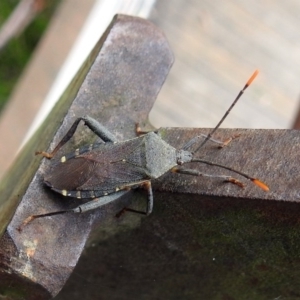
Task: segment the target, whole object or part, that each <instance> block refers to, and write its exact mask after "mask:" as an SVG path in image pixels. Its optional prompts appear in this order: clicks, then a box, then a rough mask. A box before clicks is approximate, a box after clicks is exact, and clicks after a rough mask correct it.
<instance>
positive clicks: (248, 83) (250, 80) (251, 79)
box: [246, 70, 259, 86]
mask: <svg viewBox="0 0 300 300" xmlns="http://www.w3.org/2000/svg"><path fill="white" fill-rule="evenodd" d="M258 73H259V71H258V70H255V71H254V73H253V74H252V76H251V77H250V78H249V80H248V81H247V83H246V86H249V85H250V84H251V83H252V82H253V80H254V79H255V77H256V76H257V74H258Z"/></svg>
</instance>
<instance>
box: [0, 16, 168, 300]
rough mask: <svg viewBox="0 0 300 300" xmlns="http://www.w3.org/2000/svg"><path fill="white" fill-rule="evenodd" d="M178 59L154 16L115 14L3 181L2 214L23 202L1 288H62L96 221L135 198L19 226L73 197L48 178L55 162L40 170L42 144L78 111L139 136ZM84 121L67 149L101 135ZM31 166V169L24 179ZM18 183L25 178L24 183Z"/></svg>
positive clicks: (38, 295) (19, 293) (7, 247)
mask: <svg viewBox="0 0 300 300" xmlns="http://www.w3.org/2000/svg"><path fill="white" fill-rule="evenodd" d="M172 63H173V55H172V53H171V51H170V48H169V45H168V43H167V41H166V39H165V37H164V35H163V34H162V32H161V31H160V30H159V29H157V28H156V27H155V26H154V25H153V24H152V23H150V22H148V21H146V20H143V19H140V18H136V17H130V16H124V15H117V16H116V17H115V18H114V19H113V21H112V23H111V24H110V26H109V27H108V29H107V31H106V32H105V33H104V35H103V36H102V38H101V39H100V41H99V42H98V44H97V45H96V46H95V48H94V50H93V51H92V53H91V55H90V56H89V58H88V59H87V61H86V63H85V64H84V66H83V67H82V68H81V70H80V71H79V72H78V75H77V76H76V78H75V79H74V80H73V81H72V83H71V85H70V86H69V88H68V89H67V91H66V92H65V94H64V95H63V96H62V99H61V100H60V101H59V102H58V104H57V105H56V107H55V108H54V110H53V112H52V113H51V115H50V116H49V117H48V119H47V120H46V121H45V123H44V124H43V125H42V127H41V128H40V130H39V132H38V133H37V134H36V136H35V137H34V138H33V139H32V140H31V142H30V143H29V145H28V146H27V148H25V149H24V150H23V153H22V154H21V158H19V159H18V160H17V162H16V165H15V166H14V168H13V170H12V171H11V172H10V174H9V175H8V177H7V178H8V179H6V181H5V183H3V184H2V188H1V189H0V190H1V191H3V192H4V191H5V193H3V194H1V197H2V199H1V200H0V203H1V205H2V208H3V211H2V212H1V214H2V217H3V218H5V216H4V214H3V213H4V212H5V211H4V208H6V212H7V215H6V220H8V218H9V216H10V215H11V213H12V212H13V209H12V207H13V205H16V204H17V203H18V201H19V200H21V203H20V205H19V206H18V208H17V211H16V213H15V215H14V217H13V219H12V221H11V222H10V223H9V225H8V227H7V230H6V232H5V233H4V235H3V236H2V238H1V240H0V294H1V295H5V296H7V297H12V298H13V297H14V299H47V298H50V297H53V296H54V295H56V294H57V293H58V292H59V291H60V289H61V288H62V287H63V285H64V283H65V281H66V280H67V278H68V277H69V276H70V274H71V272H72V270H73V268H74V267H75V265H76V263H77V260H78V259H79V257H80V255H81V252H82V250H83V247H84V245H85V241H86V239H87V237H88V235H89V233H90V231H91V228H92V227H93V226H94V224H95V223H96V221H97V222H99V220H104V219H105V218H106V216H107V215H108V216H109V215H111V216H113V215H114V214H115V213H116V212H117V210H119V209H120V208H121V207H123V206H124V205H125V203H126V201H127V199H126V197H123V198H122V199H120V201H115V202H114V203H113V204H112V205H110V206H108V207H107V209H106V210H105V211H103V210H102V211H99V210H98V211H95V212H92V213H91V214H86V215H84V216H83V217H82V218H80V219H78V218H76V217H74V216H69V217H66V218H65V217H63V218H59V219H53V220H50V222H46V223H47V224H45V223H40V222H35V224H32V226H28V227H26V228H25V229H24V230H23V231H22V233H20V232H18V231H17V227H18V226H19V225H20V224H21V223H22V221H23V220H24V218H26V217H27V216H28V215H31V214H35V213H41V212H45V211H50V210H53V209H54V210H56V209H61V208H62V207H65V205H70V204H72V200H71V201H68V200H67V201H66V200H65V199H64V200H63V201H62V198H61V197H58V196H57V195H53V194H52V193H51V192H49V191H48V190H47V189H46V188H45V187H44V186H43V184H42V174H43V172H44V171H45V169H46V168H47V164H48V162H47V161H46V160H42V162H41V163H40V165H39V168H38V170H37V171H36V172H35V169H36V168H37V167H38V166H37V162H39V161H40V158H38V157H34V155H33V154H34V152H35V151H36V150H38V149H47V148H48V147H49V142H51V143H50V148H52V147H53V145H54V144H56V143H57V142H58V141H59V140H60V139H61V137H62V136H63V134H64V133H65V132H66V128H69V127H70V125H71V124H72V123H73V121H74V120H75V118H76V117H77V116H82V115H85V114H89V115H91V116H93V117H94V118H95V119H97V120H99V121H100V122H101V123H102V124H105V126H106V127H108V128H109V129H110V130H111V131H112V132H114V134H115V135H116V136H117V137H118V138H119V139H120V140H124V139H128V138H131V137H133V136H135V123H136V122H143V121H145V120H147V117H148V113H149V111H150V109H151V107H152V105H153V103H154V101H155V99H156V96H157V94H158V92H159V90H160V88H161V86H162V84H163V82H164V81H165V78H166V76H167V74H168V71H169V69H170V67H171V65H172ZM58 125H59V126H58ZM83 127H84V126H82V127H81V129H80V130H79V132H78V134H76V137H75V138H74V139H73V142H70V143H68V145H66V147H64V150H63V151H67V152H68V151H70V150H71V149H72V148H73V149H74V147H75V145H76V146H78V145H81V144H83V143H84V144H86V143H89V142H91V141H92V140H93V139H94V138H95V137H94V136H93V135H92V134H90V133H88V131H87V130H86V129H85V128H83ZM32 161H34V162H35V163H32ZM25 172H28V173H30V175H28V174H27V176H26V179H25V180H24V177H23V176H24V175H23V174H24V173H25ZM16 183H18V184H20V185H22V187H20V188H19V187H17V188H16V189H17V191H16V190H15V189H14V187H15V185H16ZM13 198H14V199H13ZM64 201H66V202H64ZM4 222H5V219H4ZM4 222H2V224H1V225H2V228H3V227H4V225H5V223H4Z"/></svg>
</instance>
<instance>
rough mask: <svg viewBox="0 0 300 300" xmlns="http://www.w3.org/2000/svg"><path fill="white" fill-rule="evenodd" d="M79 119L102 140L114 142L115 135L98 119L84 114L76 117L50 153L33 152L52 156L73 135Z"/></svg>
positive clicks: (48, 156) (47, 156)
mask: <svg viewBox="0 0 300 300" xmlns="http://www.w3.org/2000/svg"><path fill="white" fill-rule="evenodd" d="M80 121H84V124H85V125H86V126H87V127H88V128H90V129H91V130H92V131H93V132H94V133H95V134H96V135H97V136H99V137H100V138H101V139H102V140H103V141H104V142H116V141H117V139H116V137H115V136H114V135H113V134H112V133H111V132H110V131H109V130H108V129H107V128H105V127H104V126H103V125H102V124H100V123H99V122H98V121H96V120H95V119H93V118H92V117H89V116H84V117H80V118H77V119H76V121H75V122H74V123H73V125H72V126H71V128H70V129H69V130H68V132H67V133H66V135H65V136H64V137H63V138H62V140H61V141H60V142H59V143H58V144H57V146H56V147H55V148H54V150H53V151H52V152H50V153H47V152H44V151H37V152H35V154H36V155H38V154H41V155H42V156H44V157H46V158H52V157H53V156H54V155H55V154H56V153H57V151H58V150H59V149H60V148H61V147H62V146H63V145H64V144H65V143H66V142H68V141H69V140H70V138H71V137H72V136H73V135H74V133H75V131H76V129H77V127H78V124H79V122H80Z"/></svg>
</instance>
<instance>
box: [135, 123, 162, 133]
mask: <svg viewBox="0 0 300 300" xmlns="http://www.w3.org/2000/svg"><path fill="white" fill-rule="evenodd" d="M157 131H158V129H156V130H143V129H142V128H141V127H140V124H139V123H136V124H135V132H136V134H137V135H143V134H147V133H149V132H155V133H157Z"/></svg>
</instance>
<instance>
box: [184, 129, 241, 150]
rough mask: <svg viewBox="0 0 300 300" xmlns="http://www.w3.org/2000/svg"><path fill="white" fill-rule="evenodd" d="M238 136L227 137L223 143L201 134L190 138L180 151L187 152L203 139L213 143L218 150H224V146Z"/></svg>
mask: <svg viewBox="0 0 300 300" xmlns="http://www.w3.org/2000/svg"><path fill="white" fill-rule="evenodd" d="M239 136H240V134H236V135H233V136H231V137H229V138H228V139H226V140H225V141H220V140H217V139H214V138H212V137H211V136H210V137H209V136H208V135H206V134H203V133H201V134H200V135H197V136H195V137H194V138H192V139H191V140H189V141H188V142H187V143H186V144H185V145H184V146H183V147H182V150H188V149H189V148H191V147H192V146H193V145H194V144H196V143H197V142H198V140H199V139H201V138H203V139H207V138H208V140H209V141H211V142H213V143H216V144H218V145H219V146H218V147H219V148H224V147H225V146H227V145H228V144H229V143H231V141H232V140H234V139H236V138H238V137H239Z"/></svg>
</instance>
